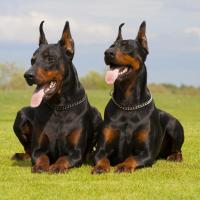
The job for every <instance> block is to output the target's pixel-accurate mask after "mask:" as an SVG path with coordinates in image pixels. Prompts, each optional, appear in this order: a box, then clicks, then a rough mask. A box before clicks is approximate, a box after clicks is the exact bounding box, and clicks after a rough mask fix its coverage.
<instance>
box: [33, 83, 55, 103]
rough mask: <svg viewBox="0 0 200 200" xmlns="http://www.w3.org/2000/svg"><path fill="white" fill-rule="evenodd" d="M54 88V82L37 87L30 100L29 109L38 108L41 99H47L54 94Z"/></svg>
mask: <svg viewBox="0 0 200 200" xmlns="http://www.w3.org/2000/svg"><path fill="white" fill-rule="evenodd" d="M56 88H57V82H56V81H50V82H48V83H46V84H43V85H37V87H36V88H35V90H34V92H33V95H32V98H31V107H38V106H39V105H40V104H41V102H42V100H43V99H46V100H47V99H49V98H50V97H51V96H52V95H53V94H54V93H55V91H56Z"/></svg>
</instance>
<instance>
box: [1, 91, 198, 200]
mask: <svg viewBox="0 0 200 200" xmlns="http://www.w3.org/2000/svg"><path fill="white" fill-rule="evenodd" d="M30 95H31V91H0V199H9V200H10V199H18V200H20V199H34V200H35V199H37V200H40V199H45V200H46V199H59V200H60V199H76V200H82V199H86V200H90V199H91V200H99V199H106V200H107V199H109V200H112V199H113V200H119V199H123V200H126V199H141V200H144V199H154V200H156V199H162V200H165V199H172V200H174V199H177V200H179V199H199V198H200V148H199V144H200V96H181V95H173V94H153V96H154V99H155V102H156V105H157V106H158V107H160V108H162V109H164V110H166V111H168V112H170V113H172V114H174V115H175V116H176V117H177V118H178V119H180V121H181V122H182V124H183V126H184V129H185V143H184V146H183V156H184V161H183V162H182V163H171V162H166V161H158V162H157V163H156V164H154V165H153V167H152V168H148V169H140V170H137V171H135V172H134V173H132V174H114V173H113V172H111V173H108V174H105V175H95V176H94V175H91V174H90V170H91V168H90V167H89V166H82V167H80V168H76V169H72V170H70V171H69V172H68V173H66V174H59V175H49V174H32V173H31V170H30V161H25V162H15V161H11V160H10V157H11V156H12V155H13V154H14V153H15V152H22V146H21V145H20V143H19V142H18V140H17V138H16V137H15V135H14V133H13V131H12V124H13V120H14V118H15V115H16V112H17V111H18V110H19V109H20V108H21V107H22V106H24V105H27V104H29V101H30ZM88 96H89V99H90V102H91V104H93V105H96V106H97V107H98V109H99V110H100V111H101V113H103V110H104V107H105V105H106V102H107V101H108V99H109V92H108V91H88Z"/></svg>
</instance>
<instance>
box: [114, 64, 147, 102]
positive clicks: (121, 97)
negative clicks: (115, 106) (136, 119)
mask: <svg viewBox="0 0 200 200" xmlns="http://www.w3.org/2000/svg"><path fill="white" fill-rule="evenodd" d="M113 97H114V99H115V100H116V101H117V102H118V103H119V104H121V105H124V106H135V105H139V104H141V103H144V102H146V101H147V100H149V99H150V92H149V90H148V88H147V71H146V66H145V64H143V66H142V67H141V70H140V71H139V72H138V73H135V74H134V75H133V76H132V77H131V78H130V79H129V80H125V81H121V82H120V83H119V82H118V83H116V84H115V85H114V92H113Z"/></svg>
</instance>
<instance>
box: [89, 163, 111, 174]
mask: <svg viewBox="0 0 200 200" xmlns="http://www.w3.org/2000/svg"><path fill="white" fill-rule="evenodd" d="M109 171H110V167H106V166H98V165H96V166H95V167H94V168H93V169H92V172H91V173H92V174H102V173H107V172H109Z"/></svg>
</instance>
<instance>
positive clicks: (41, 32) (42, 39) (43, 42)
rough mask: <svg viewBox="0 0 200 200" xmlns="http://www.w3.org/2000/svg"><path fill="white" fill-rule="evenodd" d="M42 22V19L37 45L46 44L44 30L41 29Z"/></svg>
mask: <svg viewBox="0 0 200 200" xmlns="http://www.w3.org/2000/svg"><path fill="white" fill-rule="evenodd" d="M43 23H44V21H42V22H41V23H40V38H39V46H40V45H42V44H48V42H47V40H46V37H45V34H44V31H43Z"/></svg>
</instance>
